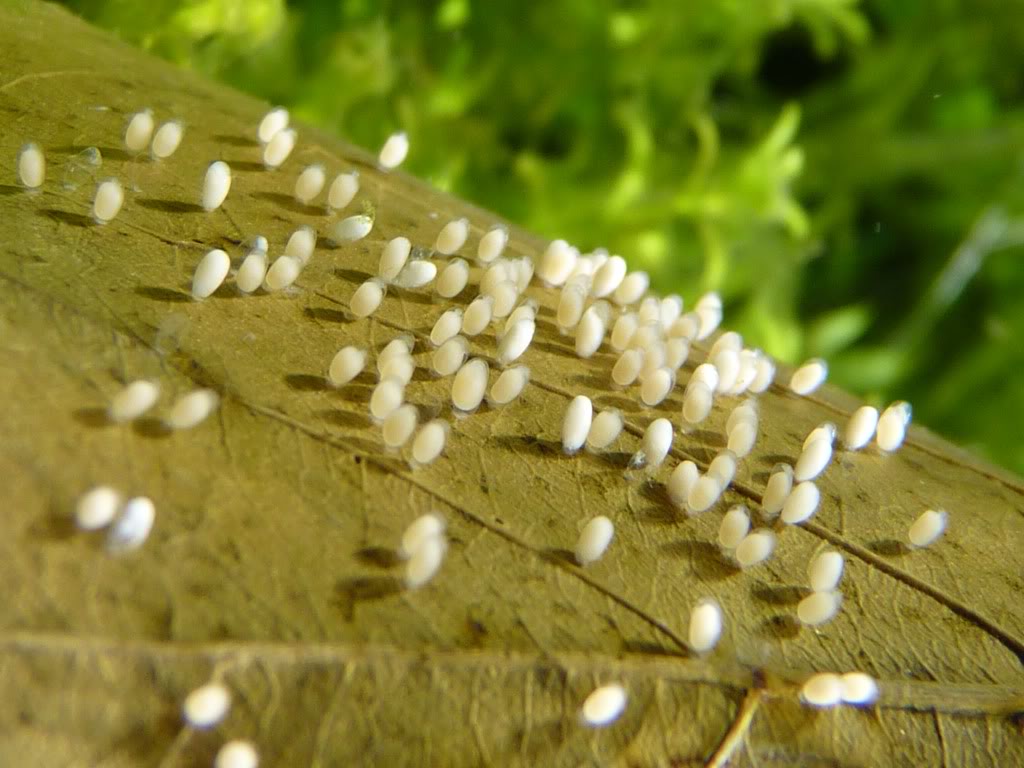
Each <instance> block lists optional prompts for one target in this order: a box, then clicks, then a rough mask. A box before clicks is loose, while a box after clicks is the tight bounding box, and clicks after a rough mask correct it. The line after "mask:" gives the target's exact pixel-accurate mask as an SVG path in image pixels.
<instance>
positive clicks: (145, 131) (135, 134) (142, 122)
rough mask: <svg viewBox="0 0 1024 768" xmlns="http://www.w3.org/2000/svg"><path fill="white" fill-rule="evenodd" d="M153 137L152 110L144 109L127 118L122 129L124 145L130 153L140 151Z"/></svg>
mask: <svg viewBox="0 0 1024 768" xmlns="http://www.w3.org/2000/svg"><path fill="white" fill-rule="evenodd" d="M152 137H153V110H151V109H144V110H142V111H141V112H136V113H135V114H133V115H132V116H131V117H129V118H128V126H127V127H126V128H125V130H124V146H125V149H127V150H128V151H129V152H131V153H132V154H137V153H139V152H142V151H143V150H144V149H145V148H146V147H148V146H149V140H150V139H151V138H152Z"/></svg>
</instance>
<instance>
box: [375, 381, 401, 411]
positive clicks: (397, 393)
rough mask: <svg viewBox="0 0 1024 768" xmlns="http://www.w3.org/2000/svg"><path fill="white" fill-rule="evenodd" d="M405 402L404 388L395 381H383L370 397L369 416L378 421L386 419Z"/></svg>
mask: <svg viewBox="0 0 1024 768" xmlns="http://www.w3.org/2000/svg"><path fill="white" fill-rule="evenodd" d="M403 402H405V386H404V385H403V384H402V382H400V381H397V380H396V379H384V380H383V381H381V382H379V383H378V384H377V386H376V387H374V388H373V393H372V394H371V395H370V415H371V416H373V418H375V419H377V420H378V421H383V420H384V419H386V418H387V417H388V416H389V415H390V414H391V412H392V411H394V410H395V409H396V408H398V406H400V405H401V404H402V403H403Z"/></svg>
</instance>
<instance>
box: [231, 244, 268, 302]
mask: <svg viewBox="0 0 1024 768" xmlns="http://www.w3.org/2000/svg"><path fill="white" fill-rule="evenodd" d="M266 277H267V254H266V251H260V250H257V249H253V250H251V251H249V253H248V254H247V255H246V257H245V259H243V261H242V266H240V267H239V268H238V272H236V273H235V285H236V286H237V288H238V290H240V291H241V292H242V293H252V292H253V291H255V290H256V289H257V288H259V287H260V286H261V285H263V281H264V280H265V279H266Z"/></svg>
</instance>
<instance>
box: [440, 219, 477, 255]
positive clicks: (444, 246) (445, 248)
mask: <svg viewBox="0 0 1024 768" xmlns="http://www.w3.org/2000/svg"><path fill="white" fill-rule="evenodd" d="M468 237H469V219H455V220H453V221H449V222H448V223H447V224H445V225H444V226H443V227H442V228H441V231H440V232H438V234H437V239H436V240H435V241H434V250H435V251H437V252H438V253H440V254H442V255H444V256H451V255H452V254H453V253H455V252H456V251H457V250H459V249H460V248H461V247H462V246H464V245H465V244H466V239H467V238H468Z"/></svg>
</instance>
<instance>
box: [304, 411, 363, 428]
mask: <svg viewBox="0 0 1024 768" xmlns="http://www.w3.org/2000/svg"><path fill="white" fill-rule="evenodd" d="M317 415H318V416H319V417H320V418H321V419H323V420H324V421H326V422H329V423H331V424H333V425H334V426H336V427H344V428H345V429H366V428H367V427H369V426H370V424H371V421H370V417H369V416H367V415H366V414H365V413H353V412H352V411H342V410H339V409H337V408H328V409H326V410H323V411H320V412H318V414H317Z"/></svg>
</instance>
